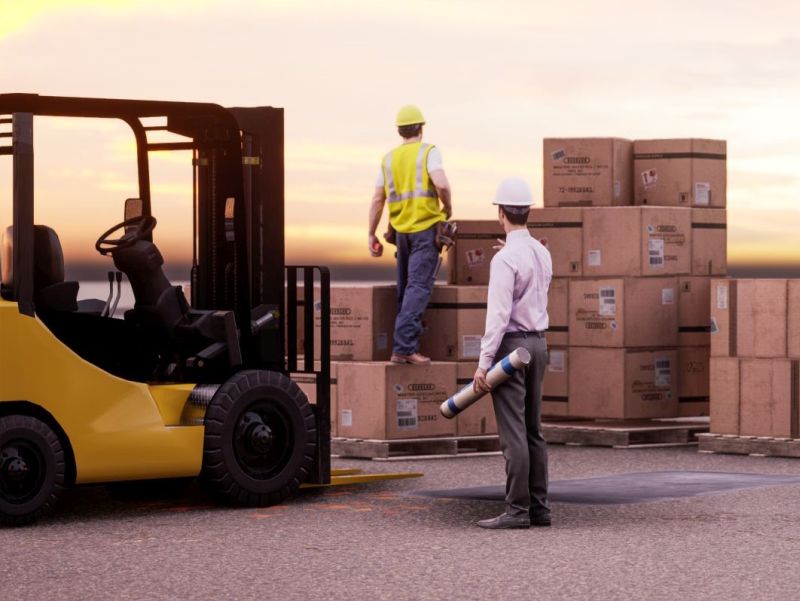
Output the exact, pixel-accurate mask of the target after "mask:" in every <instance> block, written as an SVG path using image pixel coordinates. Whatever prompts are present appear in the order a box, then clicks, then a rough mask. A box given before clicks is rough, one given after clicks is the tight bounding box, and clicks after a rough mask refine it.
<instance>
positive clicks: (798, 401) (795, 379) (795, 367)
mask: <svg viewBox="0 0 800 601" xmlns="http://www.w3.org/2000/svg"><path fill="white" fill-rule="evenodd" d="M791 374H792V382H791V387H790V390H791V391H792V396H791V410H790V415H791V420H792V423H791V426H790V432H791V434H790V436H791V437H792V438H800V422H799V421H798V420H800V361H799V360H797V359H795V360H794V361H792V369H791Z"/></svg>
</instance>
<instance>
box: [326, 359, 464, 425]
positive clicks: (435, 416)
mask: <svg viewBox="0 0 800 601" xmlns="http://www.w3.org/2000/svg"><path fill="white" fill-rule="evenodd" d="M337 382H338V401H337V403H338V410H339V423H338V425H337V431H338V435H339V436H342V437H346V438H366V439H378V440H390V439H401V438H426V437H432V436H453V435H455V433H456V420H454V419H447V418H445V417H444V416H443V415H442V414H441V413H440V411H439V405H441V404H442V402H444V401H446V400H447V399H448V398H449V397H450V396H451V395H452V394H453V393H454V392H455V391H456V364H455V363H439V362H433V363H431V364H429V365H407V364H405V365H400V364H395V363H359V362H353V363H341V364H339V366H338V368H337Z"/></svg>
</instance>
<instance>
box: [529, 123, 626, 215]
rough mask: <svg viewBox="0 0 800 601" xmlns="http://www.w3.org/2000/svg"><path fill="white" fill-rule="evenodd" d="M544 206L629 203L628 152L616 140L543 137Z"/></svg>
mask: <svg viewBox="0 0 800 601" xmlns="http://www.w3.org/2000/svg"><path fill="white" fill-rule="evenodd" d="M543 145H544V205H545V206H546V207H582V206H619V205H630V204H631V190H632V184H631V166H632V161H631V158H632V149H633V146H632V144H631V142H630V140H623V139H619V138H545V139H544V143H543Z"/></svg>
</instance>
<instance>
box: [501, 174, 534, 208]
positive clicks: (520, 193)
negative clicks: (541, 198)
mask: <svg viewBox="0 0 800 601" xmlns="http://www.w3.org/2000/svg"><path fill="white" fill-rule="evenodd" d="M492 204H496V205H505V206H507V207H529V206H531V205H532V204H533V194H532V193H531V187H530V186H529V185H528V182H526V181H525V180H524V179H522V178H521V177H507V178H506V179H504V180H503V181H502V182H500V185H499V186H498V187H497V193H496V194H495V195H494V202H493V203H492Z"/></svg>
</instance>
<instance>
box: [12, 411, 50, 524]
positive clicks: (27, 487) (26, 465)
mask: <svg viewBox="0 0 800 601" xmlns="http://www.w3.org/2000/svg"><path fill="white" fill-rule="evenodd" d="M65 476H66V462H65V460H64V449H63V447H62V445H61V441H60V440H59V439H58V436H56V435H55V433H54V432H53V430H52V429H51V428H50V427H49V426H48V425H47V424H45V423H44V422H43V421H41V420H39V419H36V418H35V417H30V416H28V415H8V416H5V417H1V418H0V524H3V525H6V526H21V525H23V524H27V523H30V522H33V521H35V520H36V519H38V518H40V517H41V516H43V515H45V514H46V513H48V512H50V511H51V510H52V509H53V507H54V506H55V505H56V503H57V502H58V499H59V498H60V497H61V494H62V493H63V492H64V482H65Z"/></svg>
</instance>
